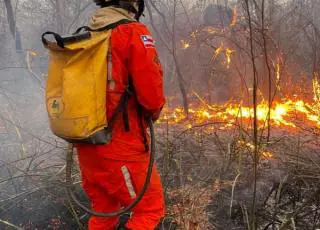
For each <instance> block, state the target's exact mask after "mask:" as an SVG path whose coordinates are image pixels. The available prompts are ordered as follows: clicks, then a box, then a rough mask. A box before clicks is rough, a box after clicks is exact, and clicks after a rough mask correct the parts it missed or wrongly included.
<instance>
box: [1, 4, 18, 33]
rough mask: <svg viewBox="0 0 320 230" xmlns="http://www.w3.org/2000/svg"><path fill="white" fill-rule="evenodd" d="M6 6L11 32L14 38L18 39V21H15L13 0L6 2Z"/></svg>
mask: <svg viewBox="0 0 320 230" xmlns="http://www.w3.org/2000/svg"><path fill="white" fill-rule="evenodd" d="M4 4H5V6H6V9H7V18H8V23H9V28H10V32H11V35H12V36H13V38H15V37H16V21H15V19H14V14H13V8H12V3H11V0H4Z"/></svg>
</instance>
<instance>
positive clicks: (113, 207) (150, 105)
mask: <svg viewBox="0 0 320 230" xmlns="http://www.w3.org/2000/svg"><path fill="white" fill-rule="evenodd" d="M111 50H112V81H114V83H115V84H111V83H110V82H109V86H108V92H107V101H108V106H107V111H106V112H107V115H108V119H111V116H112V114H113V113H114V111H115V108H116V107H117V105H118V103H119V100H120V97H121V95H122V93H123V92H124V90H125V87H126V86H127V85H128V83H129V78H128V76H131V79H132V83H133V86H134V90H135V96H133V97H131V98H130V99H129V103H128V117H129V127H130V130H129V131H126V130H125V127H124V120H123V119H122V115H121V114H119V115H118V116H117V119H116V121H115V124H114V127H113V131H112V140H111V143H110V144H107V145H89V144H80V145H78V146H77V151H78V158H79V163H80V169H81V173H82V180H83V187H84V189H85V191H86V193H87V194H88V196H89V198H90V200H91V203H92V208H93V209H94V210H95V211H97V212H113V211H117V210H119V209H120V207H126V206H128V205H129V204H131V203H132V201H133V200H134V199H135V195H137V194H138V193H139V191H140V190H141V188H142V186H143V184H144V181H145V177H146V172H147V165H148V162H149V156H150V153H148V152H146V150H145V145H144V142H143V135H142V131H141V122H140V121H141V120H140V119H141V117H140V116H139V115H138V113H137V105H138V103H139V104H140V105H141V106H142V107H143V110H144V114H149V115H152V116H153V118H154V119H156V118H157V116H158V115H159V113H160V111H161V108H162V107H163V105H164V103H165V99H164V93H163V79H162V77H163V76H162V75H163V73H162V68H161V64H160V62H159V58H158V55H157V51H156V49H155V46H154V41H153V39H152V37H151V35H150V32H149V31H148V29H147V28H146V27H145V26H144V25H143V24H140V23H138V22H134V23H130V24H124V25H120V26H118V27H117V28H115V29H114V30H113V31H112V37H111ZM109 80H110V76H109ZM146 127H147V122H146V121H145V120H144V119H143V130H144V132H146ZM123 166H126V168H127V169H128V171H129V174H130V178H131V180H129V184H128V181H126V180H125V176H124V174H123V171H122V167H123ZM164 209H165V207H164V196H163V190H162V185H161V181H160V177H159V175H158V173H157V171H156V169H155V167H154V171H153V174H152V178H151V183H150V186H149V188H148V190H147V192H146V194H145V196H144V197H143V199H142V201H141V202H140V203H139V204H138V205H137V206H136V207H135V208H134V209H133V215H132V217H131V218H130V220H129V222H128V223H127V225H126V227H127V228H128V229H132V230H144V229H146V230H151V229H152V230H153V229H154V228H155V226H156V225H157V224H158V223H159V220H160V219H161V218H162V217H163V216H164ZM117 222H118V218H117V217H115V218H100V217H92V218H91V219H90V221H89V229H90V230H108V229H110V230H111V229H115V226H116V224H117Z"/></svg>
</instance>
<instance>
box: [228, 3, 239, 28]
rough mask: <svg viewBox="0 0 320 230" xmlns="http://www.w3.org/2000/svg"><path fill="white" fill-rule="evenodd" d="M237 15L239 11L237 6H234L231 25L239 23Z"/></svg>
mask: <svg viewBox="0 0 320 230" xmlns="http://www.w3.org/2000/svg"><path fill="white" fill-rule="evenodd" d="M237 17H238V12H237V7H233V9H232V20H231V23H230V27H233V26H235V25H236V24H237Z"/></svg>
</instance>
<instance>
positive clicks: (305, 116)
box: [159, 99, 320, 129]
mask: <svg viewBox="0 0 320 230" xmlns="http://www.w3.org/2000/svg"><path fill="white" fill-rule="evenodd" d="M317 112H319V111H317V110H315V109H314V104H309V103H307V102H305V101H303V100H295V101H294V100H292V99H286V100H283V101H281V102H275V103H274V104H273V106H272V108H271V109H270V111H269V105H268V102H266V101H262V102H261V103H260V104H258V106H257V119H258V121H259V124H260V127H261V128H262V127H265V126H266V120H267V119H268V116H269V113H270V122H271V125H272V126H277V127H289V128H297V123H296V120H295V119H296V118H297V117H298V118H299V119H300V120H301V119H302V120H303V121H304V123H305V124H309V125H311V126H313V127H317V128H319V129H320V117H319V116H318V114H317ZM253 118H254V110H253V108H252V107H248V106H243V105H241V104H236V103H234V104H224V105H216V104H211V105H209V104H206V105H203V103H202V105H201V106H194V105H190V109H189V117H188V120H187V117H186V115H185V113H184V110H183V109H182V108H173V109H171V108H168V107H167V108H165V109H164V112H163V116H162V117H161V118H160V120H159V122H163V121H167V122H169V123H170V124H183V125H185V126H186V127H187V128H192V126H191V125H190V122H191V123H192V124H195V125H196V124H202V123H207V122H223V123H224V124H225V125H224V126H223V127H220V129H226V128H229V127H232V126H233V124H234V123H235V122H236V121H237V120H242V121H244V122H245V121H250V120H252V119H253ZM186 121H187V123H186ZM249 123H250V122H249Z"/></svg>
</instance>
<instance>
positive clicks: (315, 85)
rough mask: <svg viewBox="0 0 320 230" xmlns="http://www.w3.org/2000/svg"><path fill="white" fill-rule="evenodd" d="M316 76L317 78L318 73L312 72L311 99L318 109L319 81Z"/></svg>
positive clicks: (319, 99) (319, 105) (319, 97)
mask: <svg viewBox="0 0 320 230" xmlns="http://www.w3.org/2000/svg"><path fill="white" fill-rule="evenodd" d="M318 78H319V77H318V73H314V77H313V80H312V85H313V94H314V96H313V100H314V102H315V103H316V106H317V107H318V108H317V109H318V110H320V83H319V80H318ZM318 112H320V111H318Z"/></svg>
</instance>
